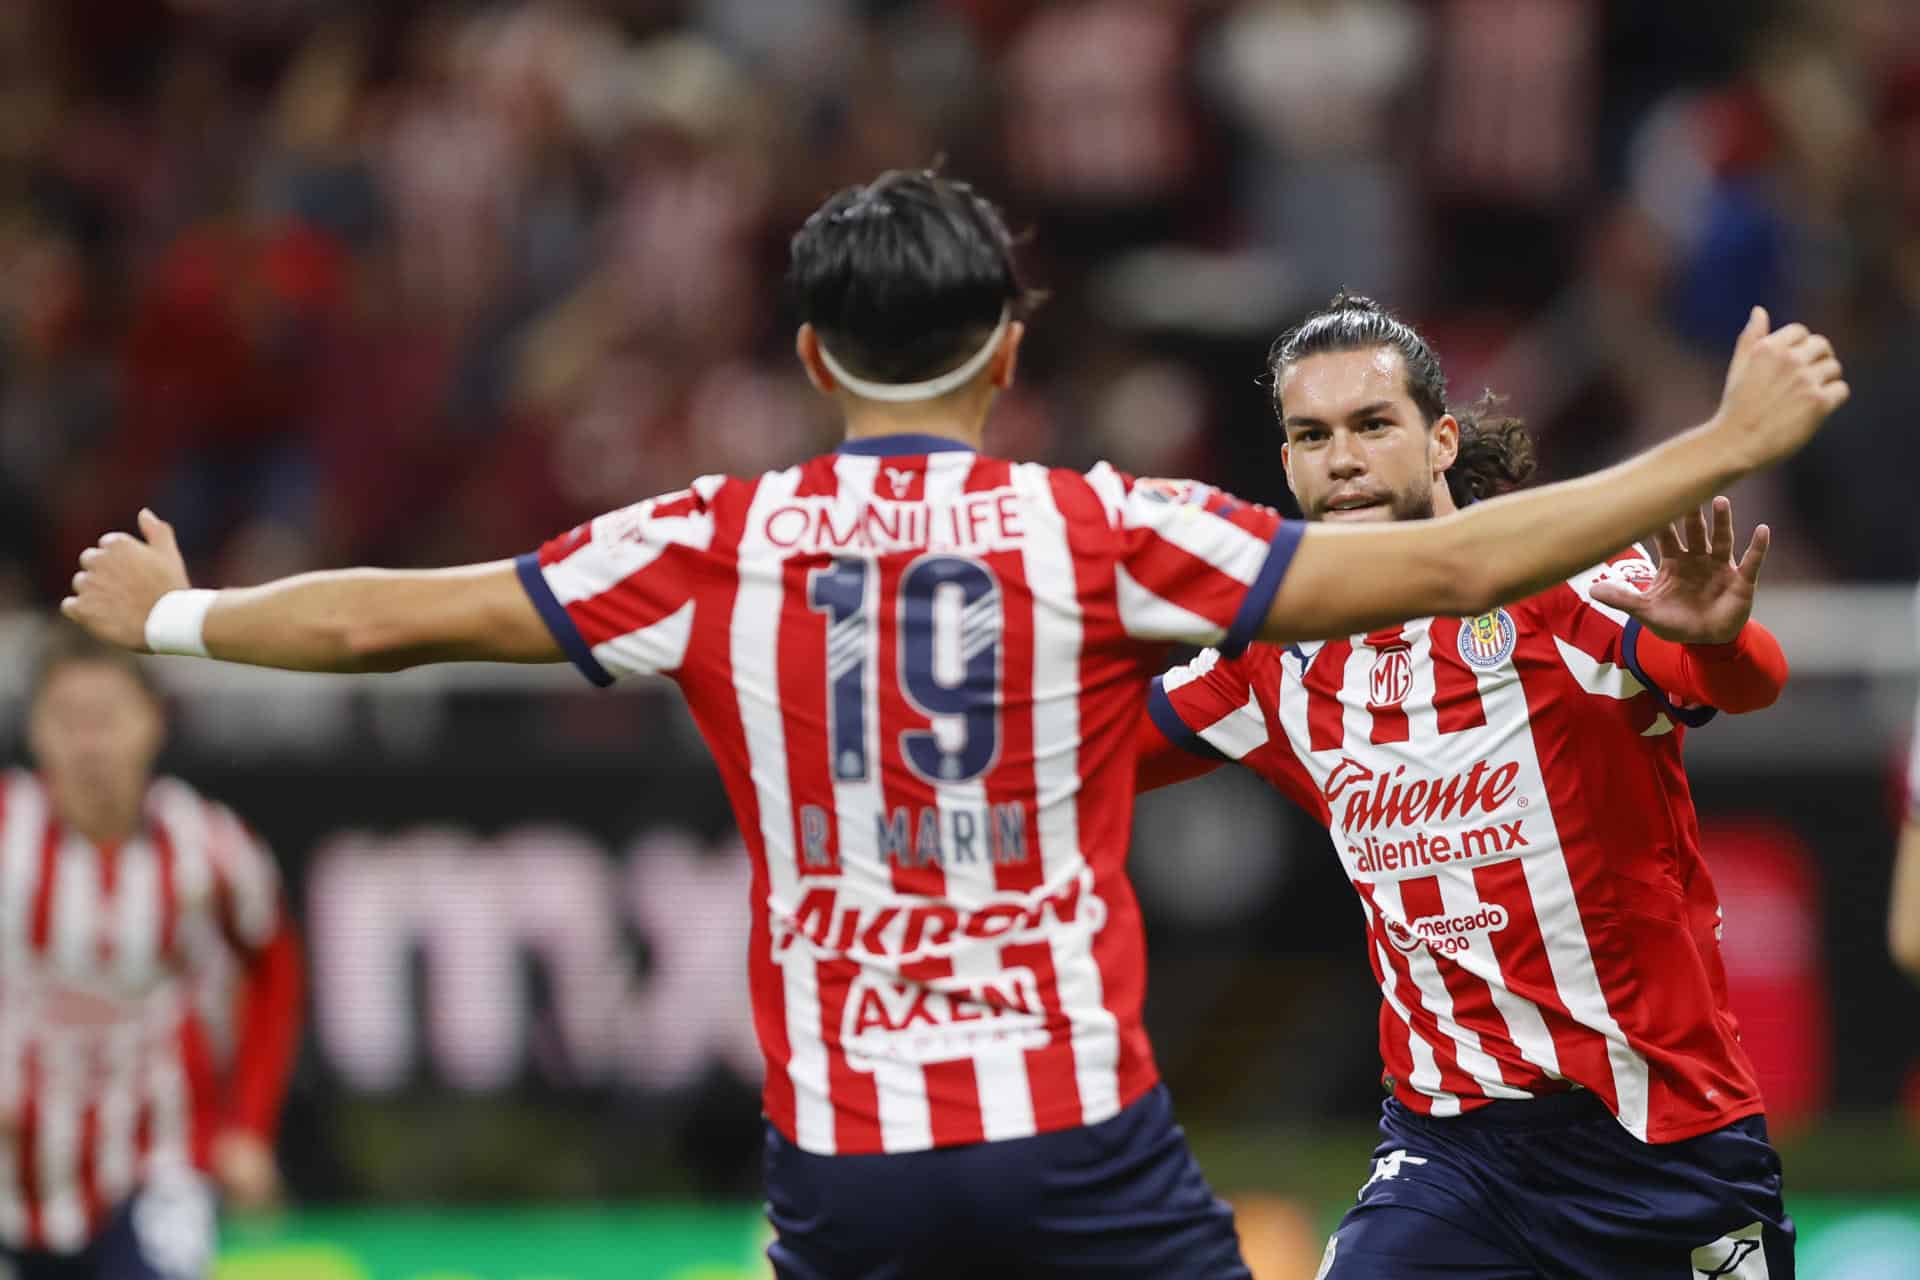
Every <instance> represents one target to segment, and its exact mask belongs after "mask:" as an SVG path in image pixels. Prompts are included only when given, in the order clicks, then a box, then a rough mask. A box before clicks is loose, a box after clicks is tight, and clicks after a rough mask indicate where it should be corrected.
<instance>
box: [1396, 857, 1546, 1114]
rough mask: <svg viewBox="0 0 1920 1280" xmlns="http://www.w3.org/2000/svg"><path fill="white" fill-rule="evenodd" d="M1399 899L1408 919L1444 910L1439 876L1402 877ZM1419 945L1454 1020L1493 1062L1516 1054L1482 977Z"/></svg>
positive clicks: (1505, 1077) (1508, 1077) (1504, 1076)
mask: <svg viewBox="0 0 1920 1280" xmlns="http://www.w3.org/2000/svg"><path fill="white" fill-rule="evenodd" d="M1400 900H1401V903H1402V904H1403V905H1404V906H1405V907H1406V912H1407V918H1408V919H1410V920H1418V919H1420V918H1421V917H1422V916H1444V915H1446V914H1447V908H1446V903H1445V901H1444V900H1443V899H1442V898H1441V896H1440V879H1439V877H1438V876H1419V877H1416V878H1414V879H1412V880H1404V881H1402V882H1401V884H1400ZM1421 945H1423V946H1425V947H1426V949H1427V954H1428V956H1430V957H1431V958H1432V960H1433V965H1434V968H1435V969H1436V970H1438V971H1439V974H1440V981H1441V983H1442V985H1444V986H1445V987H1446V989H1447V995H1448V996H1449V997H1450V998H1451V999H1452V1001H1453V1020H1454V1021H1455V1022H1456V1023H1458V1024H1459V1025H1460V1026H1461V1027H1463V1028H1465V1029H1466V1030H1468V1031H1471V1032H1473V1033H1474V1034H1475V1035H1476V1036H1478V1037H1479V1039H1480V1047H1481V1048H1482V1049H1484V1050H1486V1051H1487V1056H1488V1057H1491V1058H1492V1059H1494V1061H1495V1063H1496V1064H1498V1063H1499V1062H1500V1060H1501V1059H1502V1058H1506V1059H1513V1058H1516V1057H1517V1056H1518V1055H1517V1054H1515V1053H1514V1050H1513V1046H1512V1045H1511V1044H1510V1043H1509V1042H1508V1040H1507V1037H1506V1034H1505V1030H1504V1028H1505V1026H1506V1023H1505V1022H1504V1021H1502V1019H1501V1017H1500V1013H1499V1010H1497V1009H1495V1008H1494V1005H1493V989H1492V988H1491V987H1489V986H1488V985H1487V984H1486V983H1485V982H1484V981H1483V980H1481V979H1479V978H1476V977H1474V976H1473V975H1472V974H1471V973H1468V972H1467V971H1466V970H1465V969H1463V968H1461V967H1460V964H1459V962H1458V961H1457V960H1455V959H1454V958H1453V957H1451V956H1447V955H1442V954H1440V953H1439V952H1436V951H1434V950H1433V948H1432V946H1431V945H1430V944H1427V943H1423V944H1421ZM1448 1040H1449V1042H1451V1041H1452V1037H1451V1036H1449V1037H1448ZM1525 1074H1526V1073H1525V1072H1524V1071H1521V1072H1518V1073H1514V1074H1509V1073H1508V1072H1506V1071H1505V1070H1504V1069H1502V1070H1500V1073H1499V1074H1498V1075H1497V1076H1496V1077H1495V1079H1496V1080H1497V1081H1498V1082H1499V1083H1501V1084H1509V1083H1513V1082H1514V1081H1515V1079H1516V1078H1517V1076H1524V1075H1525ZM1464 1087H1465V1088H1467V1090H1468V1091H1469V1092H1470V1093H1473V1094H1476V1095H1477V1094H1479V1093H1481V1092H1482V1090H1481V1088H1480V1087H1478V1086H1477V1085H1467V1086H1464Z"/></svg>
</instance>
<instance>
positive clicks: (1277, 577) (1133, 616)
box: [1114, 473, 1301, 657]
mask: <svg viewBox="0 0 1920 1280" xmlns="http://www.w3.org/2000/svg"><path fill="white" fill-rule="evenodd" d="M1114 478H1115V479H1116V480H1117V481H1118V483H1119V485H1120V487H1121V489H1122V490H1123V493H1122V496H1121V498H1120V501H1119V503H1118V512H1117V516H1118V524H1119V530H1120V535H1121V553H1120V562H1119V565H1118V566H1117V568H1116V573H1117V575H1118V582H1119V598H1120V600H1119V602H1120V621H1121V625H1122V626H1123V627H1125V628H1126V631H1127V633H1128V634H1129V635H1131V636H1134V637H1135V638H1137V639H1142V640H1163V641H1172V642H1180V643H1186V644H1209V645H1218V646H1219V647H1220V648H1221V650H1222V652H1223V653H1225V654H1226V655H1227V656H1229V657H1231V656H1234V655H1236V654H1238V653H1240V652H1241V651H1242V650H1244V649H1245V648H1246V647H1247V645H1248V643H1249V642H1251V641H1252V640H1253V639H1254V637H1255V636H1256V635H1257V634H1258V633H1259V629H1260V624H1261V622H1262V621H1263V620H1265V618H1266V616H1267V610H1268V609H1269V608H1270V607H1271V606H1272V604H1273V598H1274V596H1275V595H1276V594H1277V593H1278V592H1279V590H1280V581H1281V579H1282V578H1284V577H1285V576H1286V572H1287V565H1288V564H1289V563H1291V561H1292V559H1293V553H1294V550H1295V549H1296V548H1297V547H1298V546H1299V542H1300V531H1301V530H1300V526H1299V525H1298V524H1295V523H1294V522H1292V521H1289V520H1284V519H1282V518H1281V516H1280V514H1279V513H1278V512H1276V511H1273V510H1271V509H1269V508H1266V507H1261V506H1256V505H1254V504H1252V503H1248V502H1242V501H1241V500H1240V499H1238V498H1235V497H1233V496H1232V495H1230V494H1226V493H1222V492H1220V491H1219V490H1217V489H1213V488H1210V487H1208V486H1206V485H1201V484H1196V483H1194V482H1193V481H1190V480H1141V479H1134V478H1132V477H1130V476H1120V475H1117V473H1116V475H1115V477H1114Z"/></svg>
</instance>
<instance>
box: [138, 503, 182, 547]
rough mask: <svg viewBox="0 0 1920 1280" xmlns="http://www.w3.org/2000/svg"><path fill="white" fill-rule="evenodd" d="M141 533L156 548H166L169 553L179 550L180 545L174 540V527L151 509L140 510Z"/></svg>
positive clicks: (143, 508)
mask: <svg viewBox="0 0 1920 1280" xmlns="http://www.w3.org/2000/svg"><path fill="white" fill-rule="evenodd" d="M140 532H141V533H142V534H144V535H145V536H146V539H147V541H148V542H150V543H152V544H153V545H154V546H156V547H164V548H166V549H167V550H169V551H172V550H175V549H176V548H177V545H178V544H176V543H175V542H174V539H173V526H172V525H170V524H168V523H167V522H166V521H165V520H162V519H161V518H160V517H159V516H157V515H155V514H154V513H153V508H151V507H142V508H140Z"/></svg>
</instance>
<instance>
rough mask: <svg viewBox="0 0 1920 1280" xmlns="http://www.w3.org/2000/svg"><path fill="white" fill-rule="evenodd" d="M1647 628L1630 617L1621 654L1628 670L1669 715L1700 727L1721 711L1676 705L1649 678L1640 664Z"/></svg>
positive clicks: (1623, 638)
mask: <svg viewBox="0 0 1920 1280" xmlns="http://www.w3.org/2000/svg"><path fill="white" fill-rule="evenodd" d="M1645 629H1646V628H1644V627H1642V626H1641V625H1640V620H1639V619H1638V618H1628V619H1627V629H1626V634H1625V635H1623V636H1622V637H1621V638H1620V654H1621V656H1622V657H1624V658H1625V659H1626V660H1627V670H1629V671H1631V672H1633V678H1634V679H1635V680H1638V681H1639V682H1640V683H1641V684H1642V685H1645V686H1646V690H1647V692H1648V693H1651V694H1652V695H1653V700H1654V701H1655V702H1656V703H1658V704H1659V705H1660V709H1661V710H1662V711H1664V712H1666V713H1667V715H1668V717H1670V718H1671V719H1674V720H1677V721H1679V722H1680V723H1681V724H1683V725H1686V726H1687V727H1688V728H1689V729H1698V728H1699V727H1700V726H1701V725H1703V724H1705V723H1707V721H1709V720H1711V719H1713V718H1714V717H1715V716H1717V715H1719V714H1720V713H1719V711H1717V710H1715V709H1714V708H1712V707H1693V708H1691V709H1682V708H1680V707H1676V706H1674V705H1673V700H1672V699H1670V698H1668V697H1667V694H1666V690H1664V689H1662V688H1661V687H1660V686H1659V685H1657V684H1655V683H1654V682H1653V681H1652V680H1650V679H1648V678H1647V673H1646V671H1645V670H1643V669H1642V668H1641V666H1640V633H1641V632H1642V631H1644V630H1645Z"/></svg>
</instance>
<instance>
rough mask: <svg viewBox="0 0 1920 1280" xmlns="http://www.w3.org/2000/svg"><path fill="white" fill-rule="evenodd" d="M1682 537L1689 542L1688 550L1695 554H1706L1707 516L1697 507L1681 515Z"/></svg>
mask: <svg viewBox="0 0 1920 1280" xmlns="http://www.w3.org/2000/svg"><path fill="white" fill-rule="evenodd" d="M1680 537H1681V540H1682V541H1684V542H1685V543H1686V544H1687V550H1688V551H1689V552H1691V553H1692V554H1694V555H1704V554H1705V553H1706V550H1707V518H1706V517H1705V516H1703V515H1701V514H1700V508H1698V507H1695V508H1694V509H1693V510H1691V511H1689V512H1687V514H1686V515H1684V516H1682V517H1680Z"/></svg>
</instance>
